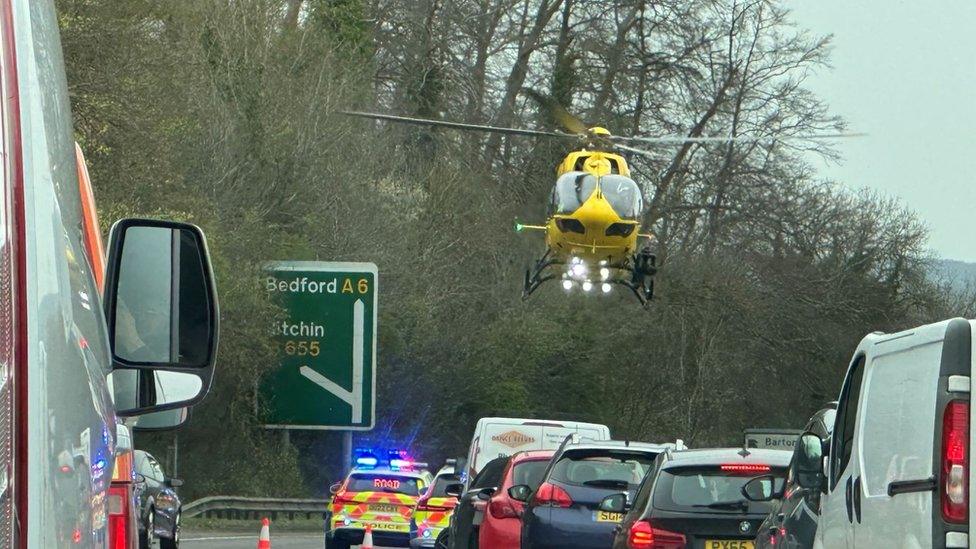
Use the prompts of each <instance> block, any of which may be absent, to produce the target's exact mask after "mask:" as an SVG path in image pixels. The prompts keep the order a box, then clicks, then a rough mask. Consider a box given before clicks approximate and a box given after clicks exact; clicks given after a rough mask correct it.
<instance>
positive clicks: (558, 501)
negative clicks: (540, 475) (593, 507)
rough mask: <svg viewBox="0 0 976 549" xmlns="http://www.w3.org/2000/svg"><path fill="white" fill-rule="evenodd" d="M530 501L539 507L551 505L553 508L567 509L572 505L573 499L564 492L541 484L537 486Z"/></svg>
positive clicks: (553, 486) (549, 485) (553, 485)
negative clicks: (533, 501)
mask: <svg viewBox="0 0 976 549" xmlns="http://www.w3.org/2000/svg"><path fill="white" fill-rule="evenodd" d="M532 499H534V500H535V502H536V503H538V504H539V505H551V506H553V507H569V506H570V505H572V504H573V498H571V497H569V494H568V493H566V490H563V489H562V488H560V487H559V486H556V485H555V484H549V483H548V482H543V483H542V486H539V489H538V490H536V491H535V495H534V496H533V497H532Z"/></svg>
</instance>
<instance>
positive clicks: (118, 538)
mask: <svg viewBox="0 0 976 549" xmlns="http://www.w3.org/2000/svg"><path fill="white" fill-rule="evenodd" d="M128 519H129V500H128V490H126V488H125V486H111V487H109V489H108V535H109V541H110V543H111V545H110V547H111V548H112V549H127V548H128V546H129V532H128V528H130V527H135V525H134V524H129V523H128Z"/></svg>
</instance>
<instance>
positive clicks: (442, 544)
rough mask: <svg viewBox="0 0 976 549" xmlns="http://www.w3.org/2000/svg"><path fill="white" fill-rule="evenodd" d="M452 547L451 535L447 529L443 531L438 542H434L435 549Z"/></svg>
mask: <svg viewBox="0 0 976 549" xmlns="http://www.w3.org/2000/svg"><path fill="white" fill-rule="evenodd" d="M450 547H451V533H450V532H448V531H447V528H445V529H443V530H441V533H440V534H438V535H437V540H436V541H434V549H450Z"/></svg>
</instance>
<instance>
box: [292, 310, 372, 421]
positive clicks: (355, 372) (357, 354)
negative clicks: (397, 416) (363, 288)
mask: <svg viewBox="0 0 976 549" xmlns="http://www.w3.org/2000/svg"><path fill="white" fill-rule="evenodd" d="M352 317H353V318H352V390H351V391H347V390H346V389H345V388H343V387H342V386H340V385H339V384H338V383H335V382H334V381H332V380H331V379H329V378H327V377H325V376H323V375H322V374H320V373H318V372H316V371H315V370H313V369H311V368H309V367H308V366H302V367H301V368H299V372H301V374H302V375H303V376H305V377H307V378H308V379H310V380H312V382H313V383H315V384H316V385H318V386H320V387H322V388H323V389H325V390H326V391H328V392H330V393H332V394H334V395H335V396H337V397H339V398H340V399H342V401H343V402H345V403H346V404H349V406H352V423H362V422H363V333H364V332H365V330H366V308H365V306H364V305H363V300H362V299H357V300H356V303H354V304H353V306H352Z"/></svg>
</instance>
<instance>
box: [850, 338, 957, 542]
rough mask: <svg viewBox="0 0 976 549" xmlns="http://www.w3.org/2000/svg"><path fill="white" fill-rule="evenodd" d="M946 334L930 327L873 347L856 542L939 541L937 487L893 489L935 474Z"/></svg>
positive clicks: (860, 451)
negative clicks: (935, 537) (934, 522)
mask: <svg viewBox="0 0 976 549" xmlns="http://www.w3.org/2000/svg"><path fill="white" fill-rule="evenodd" d="M944 334H945V326H944V325H942V326H935V327H931V326H925V327H922V328H917V329H915V330H913V332H912V333H908V334H897V335H894V336H888V337H886V338H884V339H879V340H877V341H876V342H875V344H874V345H873V346H872V347H873V348H872V349H869V350H868V351H869V355H868V360H867V362H866V364H865V372H864V388H863V390H862V396H861V400H860V406H859V413H858V423H859V426H858V434H859V436H858V438H859V440H858V441H856V448H855V450H854V453H855V456H856V461H857V462H858V463H857V464H858V465H859V467H857V468H856V469H859V470H858V471H857V472H856V473H855V478H854V480H853V486H852V488H853V489H852V492H851V498H852V499H851V503H850V507H851V511H852V513H851V515H852V516H853V521H852V523H853V530H854V546H855V547H865V548H867V547H906V546H907V547H927V546H931V545H932V519H931V517H932V512H933V501H937V498H934V497H933V490H932V489H931V488H929V489H928V490H927V491H910V492H904V493H900V494H898V495H895V496H890V495H889V489H890V487H891V486H892V483H895V484H894V486H895V487H896V490H897V487H898V486H899V485H900V484H899V483H904V482H910V481H919V480H921V481H924V480H925V479H928V478H930V477H931V476H932V472H933V470H934V463H933V462H934V456H933V447H934V446H935V445H936V444H937V439H936V433H935V432H934V430H933V425H934V424H935V421H936V409H937V406H938V401H939V398H938V394H939V371H940V368H941V364H942V349H943V336H944Z"/></svg>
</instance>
